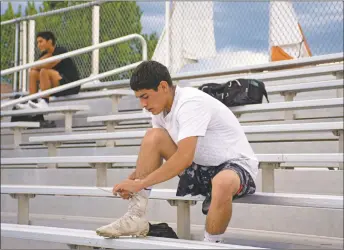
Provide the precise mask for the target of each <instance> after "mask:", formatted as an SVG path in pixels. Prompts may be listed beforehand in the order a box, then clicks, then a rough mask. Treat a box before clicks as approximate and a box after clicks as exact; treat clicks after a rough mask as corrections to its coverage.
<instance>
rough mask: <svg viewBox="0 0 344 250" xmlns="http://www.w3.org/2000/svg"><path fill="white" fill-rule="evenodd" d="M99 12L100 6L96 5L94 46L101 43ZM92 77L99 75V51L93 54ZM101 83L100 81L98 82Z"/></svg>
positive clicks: (93, 9)
mask: <svg viewBox="0 0 344 250" xmlns="http://www.w3.org/2000/svg"><path fill="white" fill-rule="evenodd" d="M99 11H100V6H99V5H94V6H93V7H92V45H95V44H98V43H99V23H100V22H99V19H100V18H99ZM91 72H92V75H97V74H99V49H95V50H93V52H92V71H91ZM98 81H99V80H98Z"/></svg>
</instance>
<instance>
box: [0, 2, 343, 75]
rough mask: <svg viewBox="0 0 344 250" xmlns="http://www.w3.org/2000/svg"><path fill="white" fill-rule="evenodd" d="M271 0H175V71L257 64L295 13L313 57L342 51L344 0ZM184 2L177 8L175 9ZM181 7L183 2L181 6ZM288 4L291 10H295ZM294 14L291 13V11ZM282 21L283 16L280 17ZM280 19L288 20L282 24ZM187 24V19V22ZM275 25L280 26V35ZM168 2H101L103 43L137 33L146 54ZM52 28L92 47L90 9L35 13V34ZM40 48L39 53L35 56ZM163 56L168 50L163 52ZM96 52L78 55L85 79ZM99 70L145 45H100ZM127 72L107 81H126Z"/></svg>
mask: <svg viewBox="0 0 344 250" xmlns="http://www.w3.org/2000/svg"><path fill="white" fill-rule="evenodd" d="M272 3H283V1H271V2H265V1H264V2H263V1H257V2H255V1H252V2H246V1H213V2H212V1H208V2H205V1H199V2H184V1H173V3H172V4H171V11H172V14H171V36H170V44H171V52H173V51H174V50H175V49H179V50H181V51H182V52H179V54H177V55H179V56H175V58H173V55H172V60H176V58H177V59H178V60H181V59H180V57H181V56H183V57H186V58H187V60H186V61H185V62H180V65H182V66H181V67H180V68H178V69H177V70H176V71H177V72H190V71H202V70H214V69H223V68H230V67H234V66H239V65H252V64H258V63H265V62H269V61H270V47H271V45H272V40H275V41H276V40H277V41H278V39H282V40H286V38H288V37H292V36H291V35H290V32H291V30H292V29H295V24H293V22H292V21H290V20H289V22H286V21H285V20H287V19H288V18H289V16H290V13H289V12H292V13H294V14H293V15H294V16H295V20H297V22H298V24H300V26H301V28H302V32H303V35H304V37H305V38H306V41H307V44H308V46H309V49H310V51H311V54H312V55H313V56H316V55H325V54H330V53H338V52H343V2H342V1H318V2H316V1H314V2H311V1H307V2H305V1H292V2H286V3H288V4H290V5H289V7H288V8H289V10H290V8H292V10H291V11H289V10H287V9H284V10H283V9H281V10H280V12H277V15H276V14H275V15H272V14H271V4H272ZM178 5H179V6H178ZM183 5H184V6H183ZM290 6H291V7H290ZM288 13H289V14H288ZM283 20H284V21H283ZM282 21H283V22H282ZM183 22H184V24H183ZM271 22H274V23H281V24H280V26H279V27H280V28H279V29H278V30H279V33H278V35H276V34H272V29H271ZM164 25H165V2H141V1H136V2H132V1H109V2H105V3H102V4H101V5H100V42H104V41H108V40H111V39H114V38H118V37H122V36H125V35H128V34H132V33H138V34H143V35H144V36H145V38H146V40H147V43H148V51H149V56H148V58H152V55H153V52H154V51H155V48H156V46H157V44H158V40H159V38H160V36H161V35H163V34H164ZM42 30H50V31H52V32H54V33H55V35H56V37H57V43H58V45H62V46H65V47H66V48H67V49H68V50H70V51H71V50H75V49H79V48H83V47H85V46H90V45H91V44H92V7H87V8H82V9H77V10H72V11H68V12H64V13H59V14H54V15H50V16H42V17H38V18H36V32H38V31H42ZM14 38H15V24H8V25H1V69H6V68H9V67H13V65H14ZM38 53H39V52H38V51H36V52H35V56H36V58H37V56H38ZM165 54H166V53H165V52H164V53H163V55H165ZM91 55H92V53H87V54H83V55H80V56H76V57H74V60H75V62H76V64H77V67H78V69H79V71H80V74H81V77H83V78H84V77H87V76H89V75H90V74H91V72H92V70H91V65H92V58H91ZM99 57H100V58H99V59H100V60H99V72H100V73H102V72H105V71H108V70H112V69H114V68H119V67H122V66H124V65H128V64H130V63H134V62H137V61H138V60H140V58H141V46H140V43H139V42H137V41H129V42H126V43H122V44H118V45H114V46H111V47H108V48H103V49H100V50H99ZM129 76H130V72H125V73H122V74H121V75H116V76H112V77H109V78H107V79H104V80H116V79H125V78H128V77H129Z"/></svg>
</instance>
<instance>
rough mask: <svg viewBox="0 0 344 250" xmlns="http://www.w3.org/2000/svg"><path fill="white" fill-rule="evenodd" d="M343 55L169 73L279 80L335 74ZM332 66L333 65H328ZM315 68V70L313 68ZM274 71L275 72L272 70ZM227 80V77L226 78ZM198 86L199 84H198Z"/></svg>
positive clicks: (124, 84) (118, 85)
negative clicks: (204, 70) (245, 76)
mask: <svg viewBox="0 0 344 250" xmlns="http://www.w3.org/2000/svg"><path fill="white" fill-rule="evenodd" d="M335 62H338V63H336V64H334V65H321V64H326V63H335ZM340 62H343V55H342V54H341V53H336V54H332V55H325V56H315V57H310V58H300V59H295V60H287V61H279V62H272V63H271V62H269V63H264V64H260V65H250V66H239V67H231V68H229V69H221V70H211V71H206V72H196V73H195V72H191V73H190V72H188V73H179V74H174V75H171V78H172V80H173V81H180V80H189V79H192V80H194V79H197V78H198V79H199V78H208V77H217V76H225V77H226V78H229V77H230V78H231V79H234V78H237V77H242V75H244V74H246V75H247V77H250V78H256V79H258V80H263V81H264V80H280V79H286V78H289V79H291V78H297V77H308V76H314V75H321V74H337V73H341V72H342V71H343V64H342V63H340ZM315 65H320V66H317V67H308V68H306V67H305V68H303V69H301V70H300V69H294V70H285V69H290V68H296V67H303V66H315ZM328 66H334V67H328ZM313 69H316V70H313ZM264 71H272V72H270V73H269V72H268V73H269V74H268V73H261V72H264ZM273 71H275V72H273ZM257 72H258V73H259V74H255V75H254V74H252V73H257ZM228 80H229V79H228ZM128 86H129V79H125V80H119V81H110V82H98V83H96V84H94V83H86V84H84V85H83V86H82V87H81V89H82V90H96V89H103V88H124V87H128ZM198 86H199V85H198Z"/></svg>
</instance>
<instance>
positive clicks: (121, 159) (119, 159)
mask: <svg viewBox="0 0 344 250" xmlns="http://www.w3.org/2000/svg"><path fill="white" fill-rule="evenodd" d="M256 156H257V159H258V161H259V162H260V167H261V168H262V178H263V186H262V190H263V191H268V192H274V189H275V187H274V169H275V168H279V167H280V164H281V163H286V162H293V161H295V160H297V162H314V161H315V160H314V159H317V162H318V161H320V162H329V163H340V162H342V161H343V153H333V154H299V155H295V154H256ZM136 161H137V155H125V156H55V157H20V158H2V159H1V167H2V168H3V166H5V165H14V166H15V167H17V166H18V165H29V164H36V165H43V164H49V165H48V167H51V164H61V163H83V164H90V165H91V166H92V167H95V168H96V175H97V176H96V185H97V186H106V185H107V168H109V167H111V165H112V164H113V163H135V162H136Z"/></svg>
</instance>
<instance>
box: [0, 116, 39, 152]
mask: <svg viewBox="0 0 344 250" xmlns="http://www.w3.org/2000/svg"><path fill="white" fill-rule="evenodd" d="M39 127H40V123H39V122H1V128H8V129H11V130H12V131H13V142H14V148H19V146H20V144H21V143H22V133H23V130H25V129H27V128H39Z"/></svg>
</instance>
